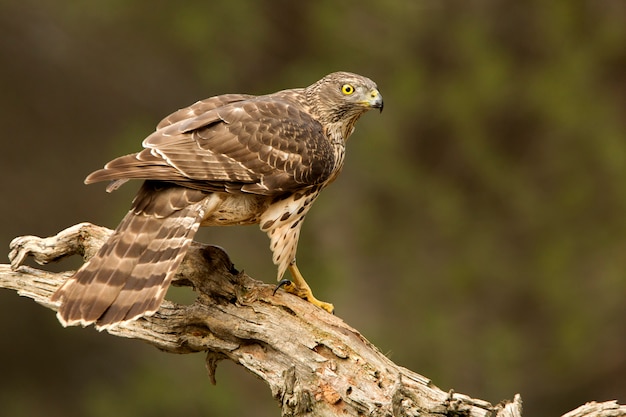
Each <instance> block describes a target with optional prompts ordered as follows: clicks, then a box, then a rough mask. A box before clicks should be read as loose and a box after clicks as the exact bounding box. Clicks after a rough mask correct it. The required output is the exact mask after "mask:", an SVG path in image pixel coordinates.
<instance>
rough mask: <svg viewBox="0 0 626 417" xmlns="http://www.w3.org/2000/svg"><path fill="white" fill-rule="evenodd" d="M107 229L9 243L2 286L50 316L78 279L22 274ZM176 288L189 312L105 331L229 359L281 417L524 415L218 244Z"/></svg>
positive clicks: (185, 271) (88, 244) (577, 415)
mask: <svg viewBox="0 0 626 417" xmlns="http://www.w3.org/2000/svg"><path fill="white" fill-rule="evenodd" d="M110 233H111V231H110V230H108V229H106V228H103V227H99V226H95V225H92V224H89V223H81V224H78V225H75V226H72V227H70V228H68V229H66V230H63V231H61V232H60V233H59V234H57V235H56V236H53V237H49V238H44V239H42V238H38V237H35V236H23V237H19V238H16V239H14V241H13V242H12V243H11V253H10V254H9V258H10V259H11V264H12V267H10V266H9V265H0V287H2V288H9V289H13V290H16V291H17V292H18V294H20V295H22V296H26V297H30V298H32V299H33V300H35V301H36V302H38V303H39V304H42V305H44V306H46V307H48V308H51V309H53V310H56V309H57V307H58V306H57V305H56V304H54V303H51V302H50V296H51V295H52V293H53V292H54V291H55V290H56V288H58V287H59V286H60V285H61V284H62V283H63V282H64V280H65V279H67V278H68V277H69V276H70V275H71V274H72V272H64V273H50V272H45V271H42V270H38V269H34V268H30V267H26V266H19V265H21V263H22V262H23V261H24V260H25V258H26V257H27V256H33V257H34V259H35V260H36V261H37V262H38V263H40V264H45V263H48V262H51V261H55V260H58V259H60V258H62V257H65V256H69V255H72V254H81V255H82V256H83V257H85V259H88V258H89V257H90V256H92V254H93V253H95V251H96V250H97V249H98V248H99V247H100V246H101V245H102V244H103V243H104V241H105V240H106V238H107V237H108V236H109V235H110ZM175 285H189V286H192V287H193V288H194V289H195V290H196V291H197V293H198V297H197V299H196V301H195V302H194V303H193V304H192V305H178V304H174V303H172V302H169V301H165V302H164V303H163V305H162V306H161V309H160V310H159V311H158V312H157V313H156V314H155V315H154V316H152V317H145V318H141V319H139V320H136V321H134V322H130V323H127V324H123V325H119V326H117V327H114V328H111V329H108V330H107V331H108V332H109V333H110V334H112V335H115V336H122V337H128V338H134V339H140V340H144V341H146V342H148V343H150V344H152V345H154V346H156V347H157V348H158V349H161V350H163V351H166V352H172V353H191V352H200V351H202V352H206V353H207V357H206V365H207V369H208V370H209V377H210V378H211V380H212V382H215V379H214V375H215V369H216V366H217V363H218V362H219V361H220V360H223V359H229V360H232V361H233V362H235V363H237V364H239V365H241V366H243V367H245V368H246V369H247V370H248V371H249V372H251V373H253V374H255V375H257V376H258V377H260V378H261V379H263V380H264V381H266V383H267V384H268V385H269V387H270V390H271V392H272V395H273V397H274V398H275V399H276V400H277V401H279V403H280V404H281V407H282V415H283V416H307V415H314V416H331V415H338V414H342V415H355V416H356V415H368V416H418V415H419V416H452V415H463V416H469V417H483V416H484V417H487V416H494V417H505V416H506V417H514V416H521V398H520V396H519V395H516V396H515V398H514V399H513V400H512V401H508V402H503V403H500V404H497V405H492V404H490V403H488V402H486V401H483V400H478V399H473V398H470V397H468V396H466V395H463V394H457V393H454V392H444V391H442V390H440V389H439V388H437V387H436V386H434V385H433V384H432V383H431V382H430V380H428V379H427V378H425V377H423V376H421V375H419V374H417V373H415V372H412V371H410V370H408V369H406V368H403V367H401V366H398V365H396V364H394V363H393V362H392V361H391V360H389V359H388V358H387V357H386V356H385V355H383V354H382V353H381V352H380V351H379V350H378V349H376V347H375V346H373V345H372V344H371V343H369V342H368V341H367V340H366V339H365V338H364V337H363V336H362V335H361V334H360V333H359V332H358V331H356V330H355V329H353V328H351V327H350V326H348V325H347V324H346V323H344V322H343V321H342V320H341V319H340V318H338V317H336V316H333V315H330V314H328V313H326V312H325V311H323V310H321V309H319V308H316V307H314V306H313V305H311V304H309V303H307V302H304V301H302V300H301V299H300V298H298V297H295V296H292V295H290V294H287V293H285V292H283V291H278V292H277V293H276V294H275V295H272V292H273V290H274V286H272V285H268V284H264V283H261V282H259V281H256V280H254V279H252V278H250V277H249V276H247V275H246V274H244V273H239V272H237V271H236V270H235V269H234V268H233V265H232V263H231V261H230V259H229V258H228V255H227V254H226V253H225V252H224V251H223V250H221V249H220V248H217V247H215V246H208V245H202V244H199V243H194V244H193V245H192V247H191V249H190V251H189V253H188V254H187V257H186V258H185V261H184V262H183V264H182V265H181V267H180V268H179V271H178V274H177V276H176V280H175ZM591 416H626V406H620V405H618V404H617V403H615V402H605V403H599V404H598V403H590V404H586V405H584V406H581V407H579V408H578V409H576V410H574V411H572V412H570V413H568V414H566V415H565V416H564V417H591Z"/></svg>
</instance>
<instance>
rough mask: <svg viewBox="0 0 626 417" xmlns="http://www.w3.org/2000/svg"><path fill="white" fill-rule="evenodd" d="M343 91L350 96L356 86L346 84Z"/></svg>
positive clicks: (342, 87) (342, 88)
mask: <svg viewBox="0 0 626 417" xmlns="http://www.w3.org/2000/svg"><path fill="white" fill-rule="evenodd" d="M341 92H342V93H344V94H345V95H347V96H349V95H350V94H352V93H354V87H352V85H350V84H344V85H343V86H341Z"/></svg>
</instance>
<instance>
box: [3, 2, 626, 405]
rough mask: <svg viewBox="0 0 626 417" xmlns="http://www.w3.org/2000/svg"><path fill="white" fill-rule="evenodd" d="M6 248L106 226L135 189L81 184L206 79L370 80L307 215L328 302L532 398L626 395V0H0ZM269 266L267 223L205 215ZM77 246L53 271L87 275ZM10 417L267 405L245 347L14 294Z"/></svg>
mask: <svg viewBox="0 0 626 417" xmlns="http://www.w3.org/2000/svg"><path fill="white" fill-rule="evenodd" d="M0 28H1V29H2V34H3V36H2V37H0V60H1V63H2V65H0V91H1V94H0V121H1V126H2V133H1V135H2V144H3V151H2V152H1V153H0V173H1V175H2V181H1V182H0V183H1V184H2V188H1V194H0V195H1V196H2V197H1V198H2V204H0V218H1V219H2V220H1V222H2V227H0V243H1V245H2V246H3V247H4V248H5V251H6V252H8V243H9V242H10V241H11V239H12V238H13V237H15V236H18V235H24V234H35V235H40V236H48V235H52V234H55V233H56V232H58V231H60V230H62V229H63V228H65V227H68V226H70V225H73V224H75V223H78V222H81V221H91V222H94V223H97V224H101V225H106V226H109V227H114V226H115V225H116V224H117V222H118V221H119V220H120V219H121V218H122V216H123V215H124V213H125V212H126V210H127V208H128V206H129V204H130V201H131V199H132V196H133V194H134V192H135V191H136V189H137V187H138V184H130V185H127V186H125V187H123V188H122V189H121V190H120V191H118V192H116V193H113V194H111V195H109V194H106V193H105V192H104V186H103V185H93V186H85V185H83V183H82V180H83V178H84V177H85V176H86V175H87V174H88V173H89V172H91V171H93V170H95V169H97V168H100V167H101V166H102V165H103V164H104V163H105V162H107V161H108V160H110V159H112V158H113V157H115V156H119V155H121V154H124V153H130V152H133V151H137V150H139V149H140V143H141V140H142V139H143V138H144V137H145V136H147V135H148V134H149V133H150V131H151V130H153V129H154V126H155V125H156V123H157V122H158V121H159V120H160V119H161V118H162V117H163V116H165V115H167V114H169V113H170V112H172V111H174V110H176V109H178V108H180V107H184V106H186V105H189V104H191V103H193V102H194V101H196V100H198V99H202V98H206V97H209V96H212V95H217V94H221V93H229V92H241V93H252V94H262V93H269V92H273V91H276V90H279V89H284V88H291V87H298V86H306V85H308V84H310V83H312V82H314V81H316V80H317V79H319V78H321V77H322V76H323V75H325V74H326V73H329V72H332V71H336V70H347V71H353V72H358V73H361V74H363V75H366V76H369V77H370V78H372V79H374V80H375V81H376V82H377V83H378V85H379V87H380V90H381V91H382V94H383V96H384V97H385V112H384V113H383V114H382V115H378V114H377V113H374V112H372V113H370V114H367V115H366V116H364V117H363V118H362V119H361V121H360V122H359V124H358V126H357V131H356V133H355V134H354V135H353V136H352V138H351V140H350V143H349V147H348V148H349V150H348V156H347V162H346V167H345V169H344V172H343V174H342V176H341V177H340V178H339V180H338V181H337V182H336V183H335V184H333V186H332V187H330V188H329V189H328V190H327V191H325V193H323V194H322V196H321V198H320V199H319V200H318V202H317V203H316V207H315V208H314V209H313V210H312V212H311V213H310V214H309V215H308V216H307V222H306V223H305V225H304V228H303V235H302V238H301V241H300V248H299V249H300V250H299V253H298V255H299V256H298V259H299V265H300V268H301V269H302V271H303V273H304V275H305V276H306V277H308V280H309V282H310V283H311V284H312V286H313V288H314V290H315V292H316V294H317V295H318V296H319V297H320V298H321V299H324V300H327V301H331V302H333V303H334V304H335V307H336V311H337V314H338V315H339V316H340V317H341V318H343V319H345V320H346V321H347V322H348V323H349V324H351V325H352V326H354V327H356V328H357V329H359V330H360V331H362V332H363V334H364V335H365V336H366V337H367V338H368V339H369V340H371V341H372V342H373V343H374V344H375V345H377V346H378V347H379V348H380V349H381V350H382V351H383V352H385V353H387V354H388V355H389V356H390V357H391V358H392V359H393V360H394V361H395V362H397V363H398V364H401V365H403V366H406V367H408V368H410V369H413V370H415V371H417V372H419V373H421V374H423V375H426V376H428V377H429V378H431V379H432V380H433V382H434V383H435V384H436V385H437V386H439V387H440V388H442V389H444V390H449V389H454V390H455V391H457V392H462V393H466V394H468V395H471V396H473V397H477V398H483V399H486V400H489V401H491V402H494V403H495V402H498V401H500V400H502V399H505V398H512V397H513V395H514V394H515V393H516V392H519V393H521V394H522V397H523V399H524V400H525V402H524V407H525V415H527V416H535V417H543V416H546V417H547V416H558V415H561V414H562V413H564V412H566V411H568V410H571V409H573V408H575V407H577V406H579V405H581V404H583V403H584V402H586V401H590V400H609V399H617V400H619V401H621V402H622V403H626V303H625V302H624V296H625V294H626V215H625V214H626V2H624V1H623V0H613V1H610V0H588V1H582V0H581V1H560V0H554V1H545V0H527V1H523V2H521V1H495V0H494V1H489V0H484V1H478V0H476V1H473V0H463V1H462V0H459V1H451V0H415V1H397V0H385V1H384V2H383V1H379V0H378V1H375V0H361V1H328V0H326V1H317V2H296V1H288V0H274V1H269V0H267V1H257V2H252V1H237V0H228V1H222V2H208V1H196V0H193V1H184V2H181V1H179V2H165V1H154V0H152V1H146V0H139V1H119V0H117V1H115V0H112V1H106V2H105V1H101V2H79V1H72V0H54V1H53V0H37V1H35V0H20V1H17V0H12V1H10V0H0ZM198 240H202V241H205V242H211V243H216V244H219V245H221V246H223V247H225V248H226V249H227V251H228V252H229V253H230V254H231V256H232V258H233V260H234V262H235V265H236V266H237V267H238V268H240V269H242V268H243V269H245V270H246V272H248V273H249V274H250V275H252V276H254V277H256V278H257V279H262V280H265V281H266V282H273V280H274V277H275V268H274V266H273V265H272V264H271V254H270V251H269V249H268V240H267V238H266V236H265V235H264V234H262V233H261V232H260V231H259V230H258V229H257V228H256V227H248V228H243V227H242V228H212V229H209V230H204V231H203V232H202V233H201V234H199V236H198ZM78 265H80V262H79V260H77V259H75V260H72V261H69V262H68V261H65V262H63V263H61V265H57V266H51V267H50V268H51V269H55V268H56V270H59V269H67V268H75V267H77V266H78ZM0 332H1V337H0V415H1V416H39V415H46V416H49V417H52V416H64V417H74V416H110V415H116V416H118V417H125V416H139V417H141V416H171V415H186V416H190V417H192V416H207V415H211V416H233V415H250V416H261V417H263V416H276V415H279V409H278V408H277V405H276V403H275V402H274V400H273V399H272V398H271V394H270V392H269V390H268V389H267V387H265V385H264V384H263V383H262V382H260V381H258V380H257V379H256V378H255V377H254V376H252V375H249V374H246V373H245V372H244V371H242V370H241V369H239V368H238V367H236V366H235V365H232V364H226V363H223V364H222V365H221V366H220V367H219V368H218V373H217V379H218V384H217V386H215V387H214V386H211V385H210V383H209V379H208V377H207V375H206V372H205V369H204V363H203V361H204V358H203V356H202V355H188V356H175V355H168V354H165V353H161V352H158V351H157V350H156V349H154V348H152V347H150V346H148V345H145V344H142V343H140V342H137V341H130V340H123V339H119V338H116V337H112V336H109V335H107V334H99V333H97V332H96V331H94V330H93V329H91V328H88V329H77V328H70V329H63V328H61V326H60V325H59V324H58V322H57V321H56V319H55V316H54V314H53V313H52V312H51V311H49V310H47V309H45V308H42V307H40V306H38V305H36V304H35V303H33V302H32V301H30V300H28V299H22V298H20V297H18V296H17V295H16V294H15V293H14V292H11V291H8V290H3V291H0Z"/></svg>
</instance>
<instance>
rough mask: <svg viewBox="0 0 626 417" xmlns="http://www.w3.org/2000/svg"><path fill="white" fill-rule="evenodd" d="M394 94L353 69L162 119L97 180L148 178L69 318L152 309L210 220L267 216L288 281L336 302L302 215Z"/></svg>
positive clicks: (78, 280) (118, 318) (62, 313)
mask: <svg viewBox="0 0 626 417" xmlns="http://www.w3.org/2000/svg"><path fill="white" fill-rule="evenodd" d="M382 106H383V101H382V97H381V95H380V94H379V92H378V90H377V88H376V84H374V82H372V81H371V80H370V79H368V78H365V77H362V76H359V75H356V74H351V73H347V72H337V73H333V74H330V75H327V76H326V77H324V78H322V79H321V80H320V81H318V82H316V83H314V84H312V85H311V86H309V87H307V88H303V89H302V88H301V89H292V90H284V91H279V92H277V93H274V94H269V95H264V96H250V95H243V94H226V95H221V96H217V97H212V98H209V99H206V100H202V101H199V102H197V103H195V104H193V105H192V106H190V107H187V108H184V109H181V110H179V111H177V112H175V113H173V114H171V115H170V116H168V117H166V118H165V119H163V120H162V121H161V122H160V123H159V125H158V126H157V129H156V131H155V132H154V133H152V134H151V135H150V136H148V137H147V138H146V139H145V140H144V141H143V147H144V148H145V149H144V150H142V151H141V152H138V153H135V154H132V155H126V156H122V157H119V158H117V159H114V160H113V161H111V162H109V163H108V164H106V166H105V167H104V169H101V170H98V171H95V172H93V173H92V174H91V175H89V176H88V177H87V179H86V180H85V182H86V183H88V184H89V183H93V182H98V181H111V182H110V185H109V187H108V188H107V190H108V191H111V190H114V189H116V188H117V187H119V186H120V185H121V184H123V183H124V182H126V181H127V180H129V179H143V180H145V182H144V184H143V186H142V187H141V189H140V190H139V192H138V194H137V196H136V197H135V199H134V201H133V205H132V207H131V209H130V211H129V213H128V214H127V215H126V216H125V217H124V219H123V220H122V222H121V223H120V225H119V226H118V227H117V229H116V230H115V233H114V234H113V235H112V236H111V238H110V239H109V240H108V241H107V242H106V243H105V244H104V246H102V248H101V249H100V250H99V251H98V253H97V254H96V255H95V256H94V257H93V258H92V259H90V260H89V261H88V262H87V263H85V264H84V265H83V266H82V268H80V269H79V270H78V271H77V272H76V274H75V275H74V276H73V277H71V278H70V279H69V280H68V281H67V282H65V284H64V285H63V286H62V287H61V288H59V290H57V292H56V293H55V294H54V296H53V301H54V300H60V301H61V307H60V309H59V313H58V317H59V320H60V321H61V323H63V324H64V325H70V326H71V325H77V324H81V325H84V326H85V325H88V324H91V323H96V325H97V326H98V327H99V328H106V327H108V326H111V325H114V324H116V323H119V322H123V321H128V320H133V319H136V318H138V317H140V316H143V315H150V314H153V313H154V312H155V311H156V310H157V309H158V308H159V306H160V304H161V302H162V300H163V297H164V295H165V292H166V291H167V288H168V286H169V284H170V282H171V280H172V277H173V275H174V273H175V272H176V269H177V268H178V266H179V265H180V262H181V261H182V259H183V258H184V255H185V252H186V251H187V248H188V247H189V244H190V242H191V240H192V239H193V236H194V234H195V233H196V231H197V230H198V227H199V226H201V225H202V226H212V225H241V224H255V223H258V224H259V225H260V227H261V230H263V231H265V232H266V233H267V234H268V235H269V237H270V241H271V242H270V248H271V250H272V253H273V261H274V263H275V264H276V265H277V266H278V279H279V280H280V279H281V278H282V277H283V275H284V273H285V271H286V270H287V269H289V270H290V272H291V274H292V277H293V284H292V285H288V286H287V287H286V289H287V290H288V291H290V292H292V293H294V294H297V295H298V296H300V297H302V298H304V299H307V300H309V301H310V302H312V303H314V304H316V305H318V306H320V307H322V308H324V309H326V310H328V311H332V308H333V307H332V305H331V304H328V303H324V302H322V301H319V300H317V299H315V297H313V294H312V292H311V290H310V288H309V287H308V285H307V284H306V282H305V281H304V278H302V275H301V274H300V272H299V270H298V268H297V266H296V264H295V255H296V248H297V244H298V238H299V234H300V227H301V226H302V220H303V219H304V216H305V215H306V213H307V212H308V210H309V208H310V207H311V204H312V203H313V201H314V200H315V198H316V197H317V195H318V194H319V192H320V191H321V190H322V189H323V188H324V187H325V186H326V185H328V184H329V183H330V182H332V181H333V180H334V179H335V178H336V176H337V175H338V174H339V172H340V171H341V168H342V166H343V160H344V152H345V141H346V140H347V139H348V137H349V136H350V134H351V133H352V131H353V129H354V124H355V123H356V121H357V119H358V118H359V117H360V116H361V115H362V114H363V113H364V112H366V111H367V110H369V109H371V108H378V109H380V110H381V111H382Z"/></svg>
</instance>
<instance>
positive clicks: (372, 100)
mask: <svg viewBox="0 0 626 417" xmlns="http://www.w3.org/2000/svg"><path fill="white" fill-rule="evenodd" d="M366 102H367V105H368V106H369V107H371V108H373V109H379V110H380V112H381V113H382V112H383V96H382V95H380V92H379V91H378V90H377V89H376V88H374V89H372V91H370V92H369V93H368V94H367V101H366Z"/></svg>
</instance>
